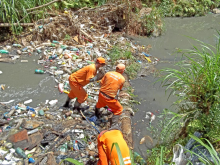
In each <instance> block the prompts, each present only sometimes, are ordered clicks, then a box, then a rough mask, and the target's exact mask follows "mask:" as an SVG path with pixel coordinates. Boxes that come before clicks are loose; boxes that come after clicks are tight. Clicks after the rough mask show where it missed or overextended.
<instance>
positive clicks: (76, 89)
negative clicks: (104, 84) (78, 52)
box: [63, 57, 105, 111]
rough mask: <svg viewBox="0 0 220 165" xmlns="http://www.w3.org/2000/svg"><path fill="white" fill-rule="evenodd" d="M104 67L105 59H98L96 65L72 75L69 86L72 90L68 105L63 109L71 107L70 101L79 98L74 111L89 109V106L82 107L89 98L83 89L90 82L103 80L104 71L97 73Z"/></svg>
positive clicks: (67, 101) (86, 67)
mask: <svg viewBox="0 0 220 165" xmlns="http://www.w3.org/2000/svg"><path fill="white" fill-rule="evenodd" d="M104 65H105V59H104V58H102V57H99V58H97V60H96V63H95V64H91V65H88V66H85V67H84V68H82V69H80V70H78V71H76V72H75V73H73V74H71V75H70V77H69V85H70V88H71V90H70V93H69V94H68V97H67V100H66V103H65V104H64V105H63V107H69V103H70V100H71V99H74V98H76V97H77V99H76V101H75V104H74V107H73V110H75V109H76V110H78V111H80V110H85V109H88V108H89V107H88V106H86V107H83V106H81V104H82V103H83V102H84V101H85V100H86V99H87V97H88V94H87V93H86V91H85V89H83V87H84V86H85V85H87V84H88V83H90V82H94V81H98V80H101V78H102V77H103V76H104V74H105V72H104V69H102V70H100V71H99V73H98V74H97V71H98V70H99V68H101V67H103V66H104Z"/></svg>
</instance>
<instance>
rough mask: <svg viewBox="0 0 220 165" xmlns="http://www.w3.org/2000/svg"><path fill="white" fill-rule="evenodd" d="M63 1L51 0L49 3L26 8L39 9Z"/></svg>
mask: <svg viewBox="0 0 220 165" xmlns="http://www.w3.org/2000/svg"><path fill="white" fill-rule="evenodd" d="M61 1H63V0H53V1H51V2H49V3H47V4H44V5H41V6H37V7H34V8H31V9H26V10H27V11H31V10H37V9H40V8H42V7H46V6H49V5H51V4H52V3H55V2H61Z"/></svg>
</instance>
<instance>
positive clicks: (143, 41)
mask: <svg viewBox="0 0 220 165" xmlns="http://www.w3.org/2000/svg"><path fill="white" fill-rule="evenodd" d="M219 24H220V15H216V14H208V15H207V16H204V17H192V18H165V31H164V32H163V34H162V36H160V37H156V38H146V37H131V36H130V38H131V39H132V40H133V42H136V43H138V44H140V45H149V44H150V45H151V46H152V49H151V50H150V54H151V55H152V56H154V57H156V58H158V59H159V62H158V64H157V65H156V66H155V68H156V69H155V70H153V71H152V74H151V75H149V76H147V77H140V78H137V79H135V80H132V81H131V85H132V87H133V88H134V89H135V90H134V95H137V97H136V99H137V100H138V101H140V102H141V104H140V105H135V106H134V107H135V108H134V109H138V111H137V112H136V114H135V116H134V117H133V118H132V121H133V123H132V124H133V143H134V151H136V152H138V153H140V155H141V156H143V157H144V158H147V152H146V151H147V150H148V149H151V148H153V147H154V146H155V145H156V144H158V143H160V142H158V141H157V139H153V135H154V134H155V133H152V132H151V131H150V130H148V129H147V128H149V127H150V124H149V122H150V119H149V118H148V119H147V118H146V112H152V113H153V114H154V115H155V116H156V117H155V120H154V121H153V122H152V123H151V126H152V127H154V128H155V129H154V130H157V131H156V134H157V135H158V134H159V133H160V131H159V130H160V128H158V126H157V124H158V123H159V122H161V118H158V116H160V115H161V114H162V112H163V109H169V110H171V111H174V112H177V109H176V107H175V106H174V105H173V102H174V101H175V100H176V98H175V96H172V95H171V97H170V98H169V99H168V96H169V91H168V92H167V93H166V94H165V88H164V87H161V84H160V82H157V83H155V82H156V81H157V80H158V78H157V77H156V76H154V73H156V71H157V70H160V69H163V68H168V67H169V68H171V67H172V68H174V67H175V66H174V65H175V64H176V62H178V61H180V60H181V59H182V56H181V55H182V54H181V53H177V50H179V49H192V48H193V45H195V46H199V44H200V43H198V42H196V41H195V40H193V39H191V38H189V37H192V38H195V39H198V40H200V41H202V42H204V43H207V44H210V45H213V46H215V44H216V41H217V37H216V36H217V31H219V30H220V26H219ZM148 116H149V115H148ZM144 137H145V141H144V142H141V143H142V144H140V141H141V139H142V140H143V138H144Z"/></svg>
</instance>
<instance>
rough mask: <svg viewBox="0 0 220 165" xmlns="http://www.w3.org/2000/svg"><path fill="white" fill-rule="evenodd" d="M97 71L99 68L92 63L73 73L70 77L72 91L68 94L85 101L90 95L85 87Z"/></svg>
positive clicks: (81, 101) (80, 101) (70, 96)
mask: <svg viewBox="0 0 220 165" xmlns="http://www.w3.org/2000/svg"><path fill="white" fill-rule="evenodd" d="M96 73H97V70H96V67H95V64H91V65H88V66H85V67H84V68H82V69H80V70H78V71H76V72H75V73H73V74H71V75H70V77H69V84H70V88H71V90H70V93H69V94H68V96H69V98H70V99H74V98H75V97H77V99H78V102H79V103H83V102H84V101H85V100H86V99H87V97H88V94H87V93H86V91H85V89H83V87H84V86H85V85H87V84H88V83H89V82H90V81H89V80H90V79H91V78H93V77H94V76H95V75H96Z"/></svg>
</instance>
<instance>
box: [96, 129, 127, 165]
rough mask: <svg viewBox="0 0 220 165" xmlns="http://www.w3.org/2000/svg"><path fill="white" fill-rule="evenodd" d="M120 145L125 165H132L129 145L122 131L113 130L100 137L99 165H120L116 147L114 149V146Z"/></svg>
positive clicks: (101, 134)
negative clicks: (114, 144)
mask: <svg viewBox="0 0 220 165" xmlns="http://www.w3.org/2000/svg"><path fill="white" fill-rule="evenodd" d="M113 143H118V145H119V148H120V150H121V154H122V157H123V160H124V164H125V165H130V164H131V160H130V154H129V148H128V145H127V143H126V142H125V140H124V138H123V135H122V133H121V131H119V130H111V131H106V132H105V131H102V132H101V133H100V134H99V136H98V151H99V162H98V165H109V161H110V162H111V165H116V164H115V161H116V163H117V165H120V164H119V160H118V154H117V151H116V147H115V146H114V148H113V149H112V152H111V148H112V144H113Z"/></svg>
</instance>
